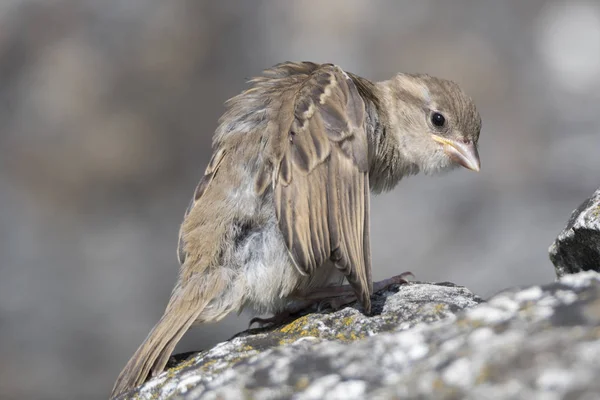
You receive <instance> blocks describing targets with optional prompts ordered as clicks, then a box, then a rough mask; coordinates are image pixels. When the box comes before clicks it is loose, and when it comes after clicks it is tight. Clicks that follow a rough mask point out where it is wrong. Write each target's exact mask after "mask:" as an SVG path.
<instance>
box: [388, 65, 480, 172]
mask: <svg viewBox="0 0 600 400" xmlns="http://www.w3.org/2000/svg"><path fill="white" fill-rule="evenodd" d="M385 83H386V85H385V88H384V91H385V92H386V95H385V96H384V98H385V99H386V103H387V104H386V105H385V107H386V109H387V114H388V121H389V126H388V130H391V133H392V135H394V137H395V139H396V140H395V141H396V143H397V146H398V147H399V153H400V155H401V157H402V158H403V159H404V160H405V161H408V162H410V163H411V164H412V165H413V166H414V167H416V168H417V169H418V170H420V171H422V172H424V173H426V174H431V173H435V172H441V171H445V170H449V169H452V168H454V167H456V166H463V167H465V168H468V169H470V170H473V171H479V169H480V166H481V164H480V160H479V153H478V151H477V142H478V140H479V131H480V130H481V117H480V116H479V113H478V112H477V109H476V108H475V104H474V103H473V100H472V99H471V98H470V97H469V96H467V95H466V94H465V92H463V91H462V89H461V88H460V87H459V86H458V85H457V84H456V83H454V82H452V81H448V80H445V79H440V78H435V77H432V76H429V75H409V74H398V75H396V76H395V77H394V78H393V79H392V80H390V81H387V82H385Z"/></svg>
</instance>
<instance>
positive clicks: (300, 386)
mask: <svg viewBox="0 0 600 400" xmlns="http://www.w3.org/2000/svg"><path fill="white" fill-rule="evenodd" d="M480 303H482V302H481V299H479V298H478V297H477V296H475V295H473V294H472V293H470V292H469V291H468V290H466V289H465V288H462V287H458V286H455V285H452V284H437V285H436V284H423V283H411V284H408V285H403V286H400V287H399V288H398V291H397V293H392V292H384V293H379V294H378V295H377V296H375V304H376V307H375V310H376V313H378V315H374V316H372V317H367V316H364V315H363V314H361V313H360V312H359V311H358V310H357V309H356V308H345V309H343V310H340V311H337V312H321V313H312V314H308V315H305V316H302V317H300V318H298V319H297V320H295V321H293V322H291V323H289V324H287V325H285V326H282V327H279V328H276V329H271V330H268V329H263V330H260V329H254V330H249V331H246V332H243V333H242V334H240V335H238V336H237V337H235V338H233V339H231V340H229V341H227V342H224V343H221V344H219V345H217V346H215V347H214V348H212V349H210V350H208V351H204V352H201V353H197V354H193V355H191V356H188V357H186V358H185V357H184V358H185V360H184V361H181V362H179V364H178V365H176V366H175V367H173V368H171V369H170V370H168V371H166V372H165V373H163V374H162V375H159V376H158V377H156V378H154V379H152V380H150V381H149V382H147V383H146V384H144V385H142V386H141V387H139V388H138V389H136V390H135V392H134V393H132V394H130V395H129V396H128V397H127V398H137V399H165V398H169V399H180V400H195V399H240V398H260V399H285V398H294V399H364V398H374V399H392V398H445V399H462V398H470V399H481V398H490V399H498V398H511V399H542V398H543V399H558V398H582V399H583V398H585V399H588V398H589V399H592V398H600V380H598V379H597V377H598V376H600V274H597V273H595V272H591V271H590V272H583V273H580V274H576V275H568V276H566V277H564V278H563V279H562V280H560V281H558V282H555V283H552V284H549V285H546V286H532V287H528V288H524V289H513V290H508V291H505V292H502V293H500V294H498V295H496V296H494V297H493V298H491V299H490V300H489V301H488V302H487V303H482V304H480Z"/></svg>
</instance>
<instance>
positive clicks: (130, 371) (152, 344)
mask: <svg viewBox="0 0 600 400" xmlns="http://www.w3.org/2000/svg"><path fill="white" fill-rule="evenodd" d="M177 289H179V293H178V290H177ZM195 289H197V288H195ZM191 291H195V292H196V293H194V294H195V295H191V296H190V293H189V292H188V293H182V288H176V290H175V291H174V292H173V296H172V297H171V300H170V301H169V305H168V306H167V309H166V310H165V313H164V314H163V316H162V317H161V319H160V320H159V321H158V323H157V324H156V325H155V326H154V328H152V331H150V333H149V334H148V336H147V337H146V340H144V342H143V343H142V344H141V346H140V347H139V348H138V349H137V351H136V352H135V354H134V355H133V356H132V357H131V359H130V360H129V361H128V362H127V365H125V368H123V370H122V371H121V373H120V374H119V377H118V378H117V381H116V382H115V386H114V387H113V390H112V393H111V398H114V397H116V396H118V395H120V394H122V393H124V392H127V391H129V390H131V389H133V388H134V387H136V386H139V385H141V384H142V383H144V382H145V381H146V379H147V378H148V376H149V375H150V376H155V375H158V374H159V373H161V372H162V371H163V369H164V368H165V365H166V364H167V361H168V360H169V357H170V356H171V353H172V352H173V350H174V349H175V346H176V345H177V343H178V342H179V340H180V339H181V337H182V336H183V334H184V333H185V332H186V331H187V330H188V329H189V328H190V327H191V326H192V324H193V323H194V322H195V321H196V320H198V318H199V317H200V314H201V313H202V311H203V310H204V308H205V307H206V305H207V304H208V302H209V301H210V300H211V298H212V296H199V295H198V293H197V290H193V289H192V290H191ZM186 294H187V296H186Z"/></svg>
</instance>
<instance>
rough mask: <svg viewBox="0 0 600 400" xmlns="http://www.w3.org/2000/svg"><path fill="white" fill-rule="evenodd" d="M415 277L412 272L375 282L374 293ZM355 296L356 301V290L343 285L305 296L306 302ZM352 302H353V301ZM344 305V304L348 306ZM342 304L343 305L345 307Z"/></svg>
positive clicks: (317, 290)
mask: <svg viewBox="0 0 600 400" xmlns="http://www.w3.org/2000/svg"><path fill="white" fill-rule="evenodd" d="M409 276H414V275H413V274H412V272H404V273H402V274H400V275H396V276H392V277H391V278H387V279H383V280H381V281H378V282H373V293H375V292H379V291H380V290H383V289H386V288H388V287H390V286H392V285H401V284H404V283H408V281H407V280H406V278H407V277H409ZM349 296H354V299H353V300H356V296H355V294H354V289H352V286H350V285H342V286H331V287H325V288H320V289H315V290H313V291H311V292H310V293H307V294H306V295H305V296H304V299H306V300H316V301H319V300H320V301H322V300H326V299H330V298H336V297H349ZM351 301H352V300H351ZM348 303H349V302H347V303H344V304H348ZM344 304H342V305H344Z"/></svg>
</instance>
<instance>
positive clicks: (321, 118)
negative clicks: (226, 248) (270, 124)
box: [272, 65, 372, 310]
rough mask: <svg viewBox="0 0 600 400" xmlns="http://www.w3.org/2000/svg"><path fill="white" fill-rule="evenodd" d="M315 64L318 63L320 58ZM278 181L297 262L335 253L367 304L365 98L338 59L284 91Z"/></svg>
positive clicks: (311, 267) (306, 263)
mask: <svg viewBox="0 0 600 400" xmlns="http://www.w3.org/2000/svg"><path fill="white" fill-rule="evenodd" d="M313 66H314V65H313ZM280 100H281V102H280V103H279V104H280V108H279V112H278V113H277V115H276V116H274V118H275V119H276V120H277V121H275V122H274V126H275V129H276V130H277V131H278V132H277V133H278V134H277V138H278V139H277V143H274V144H273V145H274V146H276V147H277V149H278V150H279V151H277V152H276V153H278V157H277V159H276V164H275V165H274V174H273V178H272V179H273V181H272V182H273V187H274V200H275V207H276V214H277V219H278V222H279V228H280V229H281V232H282V233H283V237H284V238H285V244H286V246H287V248H288V250H289V252H290V255H291V257H292V259H293V261H294V263H295V264H296V267H297V268H298V270H299V271H300V272H301V273H303V274H309V275H310V274H311V273H312V272H314V271H315V269H316V268H318V267H319V266H321V265H322V264H323V263H324V262H325V261H327V260H328V259H329V260H331V261H333V262H334V263H335V265H336V267H337V268H339V269H340V270H341V271H342V272H343V273H344V274H345V275H346V277H347V279H348V282H349V283H350V285H351V286H352V287H353V288H354V290H355V292H356V293H357V296H358V298H359V299H360V300H361V302H362V304H363V306H364V307H365V309H367V310H370V305H371V304H370V295H371V292H372V280H371V254H370V244H369V174H368V171H369V160H368V157H369V155H368V154H369V152H368V139H367V134H366V131H365V106H364V102H363V99H362V97H361V96H360V94H359V93H358V90H357V88H356V86H355V84H354V82H353V81H352V79H351V78H350V77H349V76H348V75H347V74H346V73H344V71H342V70H341V69H340V68H339V67H337V66H334V65H321V66H317V67H315V68H314V69H313V71H311V72H310V73H308V74H306V78H305V79H303V80H302V81H301V82H298V83H297V85H296V90H292V91H288V92H287V95H284V96H282V98H281V99H280Z"/></svg>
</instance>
